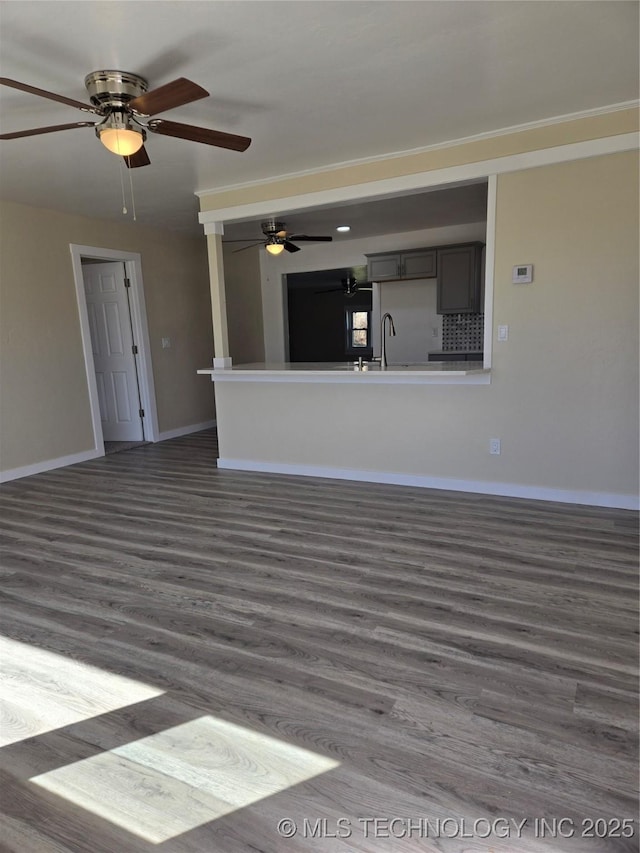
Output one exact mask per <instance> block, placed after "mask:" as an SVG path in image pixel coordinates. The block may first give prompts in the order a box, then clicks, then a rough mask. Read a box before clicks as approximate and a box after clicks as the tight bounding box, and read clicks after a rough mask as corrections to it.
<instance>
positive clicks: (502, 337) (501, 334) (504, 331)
mask: <svg viewBox="0 0 640 853" xmlns="http://www.w3.org/2000/svg"><path fill="white" fill-rule="evenodd" d="M498 340H499V341H508V340H509V327H508V326H498Z"/></svg>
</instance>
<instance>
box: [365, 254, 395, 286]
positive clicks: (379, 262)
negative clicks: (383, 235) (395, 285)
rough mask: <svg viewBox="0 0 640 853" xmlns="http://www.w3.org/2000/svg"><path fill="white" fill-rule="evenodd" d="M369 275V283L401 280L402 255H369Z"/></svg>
mask: <svg viewBox="0 0 640 853" xmlns="http://www.w3.org/2000/svg"><path fill="white" fill-rule="evenodd" d="M367 262H368V266H367V275H368V276H369V281H382V280H383V279H385V278H400V253H399V252H395V254H392V255H368V256H367Z"/></svg>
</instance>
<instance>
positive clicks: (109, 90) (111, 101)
mask: <svg viewBox="0 0 640 853" xmlns="http://www.w3.org/2000/svg"><path fill="white" fill-rule="evenodd" d="M84 85H85V86H86V89H87V92H88V93H89V99H90V101H91V103H92V104H93V105H94V106H96V107H103V108H104V107H107V108H108V107H111V108H112V109H118V108H119V107H125V106H126V105H127V104H128V103H129V101H132V100H133V99H134V98H138V97H139V96H140V95H144V94H145V92H146V91H147V90H148V88H149V85H148V83H147V81H146V80H145V79H144V77H140V76H139V75H138V74H132V73H130V72H128V71H92V72H91V74H87V76H86V77H85V78H84Z"/></svg>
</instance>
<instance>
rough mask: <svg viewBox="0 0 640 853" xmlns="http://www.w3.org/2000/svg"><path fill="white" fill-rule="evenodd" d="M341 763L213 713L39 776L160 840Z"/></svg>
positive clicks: (120, 822)
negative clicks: (215, 715) (228, 720)
mask: <svg viewBox="0 0 640 853" xmlns="http://www.w3.org/2000/svg"><path fill="white" fill-rule="evenodd" d="M338 765H339V762H337V761H334V760H332V759H330V758H325V757H324V756H321V755H317V754H316V753H313V752H310V751H309V750H306V749H301V748H299V747H297V746H290V745H289V744H286V743H283V742H282V741H280V740H276V739H275V738H272V737H269V736H268V735H263V734H259V733H257V732H254V731H251V730H250V729H246V728H244V727H243V726H238V725H234V724H233V723H228V722H226V721H224V720H219V719H216V718H215V717H211V716H205V717H200V718H198V719H197V720H192V721H190V722H188V723H183V724H181V725H178V726H175V727H173V728H170V729H167V730H166V731H163V732H160V733H158V734H155V735H150V736H149V737H145V738H142V739H140V740H137V741H133V742H132V743H129V744H126V745H125V746H121V747H117V748H116V749H113V750H110V751H109V752H106V753H102V754H101V755H96V756H94V757H92V758H86V759H83V760H82V761H77V762H75V763H74V764H69V765H67V766H66V767H61V768H59V769H57V770H52V771H50V772H49V773H44V774H42V775H40V776H35V777H33V779H31V781H32V782H35V783H36V784H38V785H41V786H42V787H43V788H46V789H47V790H48V791H51V792H52V793H54V794H57V795H58V796H61V797H64V798H66V799H67V800H70V801H71V802H73V803H74V804H76V805H78V806H81V807H82V808H84V809H87V810H88V811H91V812H93V813H94V814H97V815H99V816H100V817H102V818H105V819H106V820H109V821H111V822H112V823H114V824H116V825H118V826H120V827H122V828H123V829H126V830H128V831H129V832H131V833H134V834H135V835H138V836H140V837H142V838H144V839H145V840H147V841H150V842H151V843H153V844H159V843H161V842H163V841H166V840H167V839H169V838H173V837H175V836H176V835H180V834H181V833H183V832H187V831H188V830H191V829H194V828H195V827H197V826H201V825H202V824H204V823H208V822H209V821H212V820H215V819H216V818H219V817H222V816H223V815H226V814H229V813H230V812H233V811H235V810H236V809H241V808H243V807H244V806H248V805H250V804H251V803H255V802H257V801H258V800H262V799H264V798H265V797H269V796H271V795H273V794H277V793H278V792H280V791H284V790H285V789H286V788H289V787H291V786H292V785H297V784H299V783H300V782H303V781H305V780H306V779H311V778H312V777H314V776H318V775H319V774H321V773H325V772H326V771H328V770H331V769H333V768H334V767H337V766H338Z"/></svg>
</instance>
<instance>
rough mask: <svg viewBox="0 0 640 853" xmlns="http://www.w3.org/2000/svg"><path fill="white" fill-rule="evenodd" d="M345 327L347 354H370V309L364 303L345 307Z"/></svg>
mask: <svg viewBox="0 0 640 853" xmlns="http://www.w3.org/2000/svg"><path fill="white" fill-rule="evenodd" d="M345 328H346V337H347V341H346V343H347V354H348V355H354V354H357V355H370V354H371V351H372V347H371V309H369V308H367V307H366V306H364V305H358V306H355V305H350V306H349V307H348V308H345Z"/></svg>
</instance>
